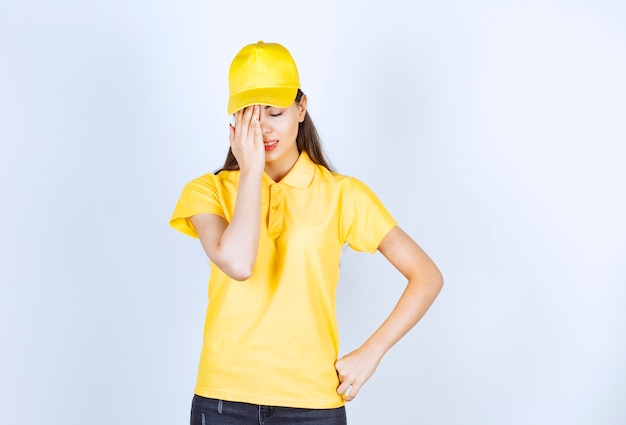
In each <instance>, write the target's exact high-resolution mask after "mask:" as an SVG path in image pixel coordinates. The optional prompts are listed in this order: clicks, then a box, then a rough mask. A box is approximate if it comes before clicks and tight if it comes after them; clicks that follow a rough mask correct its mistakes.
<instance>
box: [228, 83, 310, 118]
mask: <svg viewBox="0 0 626 425" xmlns="http://www.w3.org/2000/svg"><path fill="white" fill-rule="evenodd" d="M296 94H298V87H271V88H257V89H253V90H247V91H244V92H241V93H237V94H236V95H234V96H231V98H230V99H229V101H228V114H229V115H230V114H234V113H235V112H237V111H238V110H240V109H242V108H245V107H246V106H250V105H269V106H276V107H278V108H288V107H289V106H291V104H292V103H293V102H294V101H295V100H296Z"/></svg>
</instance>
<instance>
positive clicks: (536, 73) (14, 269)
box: [0, 0, 626, 425]
mask: <svg viewBox="0 0 626 425" xmlns="http://www.w3.org/2000/svg"><path fill="white" fill-rule="evenodd" d="M212 3H214V2H162V1H151V2H148V1H135V2H132V4H129V2H123V1H108V2H104V1H96V2H78V1H74V2H72V1H60V2H34V1H24V2H8V1H7V2H2V3H0V57H1V58H2V59H1V65H0V143H1V146H2V151H1V152H2V153H1V154H0V176H1V179H0V199H1V202H2V208H1V209H0V218H1V220H2V223H3V225H2V226H1V227H0V335H1V337H2V344H1V345H0V422H1V423H6V424H9V423H22V424H36V423H41V422H44V421H45V422H46V423H50V424H64V425H69V424H83V423H90V424H136V423H153V424H180V423H187V421H188V413H189V406H190V400H191V393H192V391H193V384H194V380H195V372H196V365H197V361H198V356H199V348H200V343H201V332H202V323H203V315H204V308H205V304H206V280H207V276H208V275H207V273H208V269H207V267H208V263H207V260H206V259H205V258H204V256H203V253H202V252H201V249H200V246H199V245H198V243H197V241H195V240H192V239H191V238H187V237H185V236H183V235H181V234H178V233H176V232H175V231H173V230H171V229H170V228H169V227H168V225H167V221H168V218H169V215H170V213H171V211H172V209H173V207H174V204H175V202H176V199H177V198H178V195H179V193H180V189H181V188H182V186H183V184H184V183H185V182H187V181H188V180H190V179H191V178H193V177H195V176H197V175H200V174H202V173H204V172H207V171H211V170H213V169H215V168H217V167H218V166H219V165H220V164H221V161H222V160H223V157H224V154H225V152H226V147H227V125H228V122H229V117H228V116H227V115H226V102H227V71H228V65H229V63H230V60H231V59H232V57H233V56H234V54H235V53H236V51H237V50H238V49H239V48H240V47H241V46H243V45H244V44H247V43H251V42H255V41H257V40H259V39H263V40H265V41H278V42H281V43H283V44H284V45H286V46H287V47H288V48H289V49H290V50H291V51H292V54H293V55H294V57H295V58H296V60H297V62H298V64H299V67H300V71H301V77H302V82H303V87H304V89H305V91H306V92H307V93H308V94H309V101H310V111H311V114H312V116H313V117H314V119H315V121H316V123H317V125H318V127H319V129H320V131H321V134H322V136H323V138H324V140H325V144H326V148H327V151H328V153H329V154H330V156H331V158H332V159H333V161H334V163H335V165H336V166H337V167H338V168H339V169H340V171H342V172H344V173H346V174H351V175H355V176H357V177H359V178H361V179H362V180H364V181H365V182H366V183H368V184H369V185H370V186H371V187H372V188H373V189H374V190H375V191H376V192H377V193H378V194H379V196H380V197H381V199H382V200H383V201H384V202H385V204H386V205H387V206H388V208H389V209H390V210H391V211H392V213H393V214H394V215H395V216H396V218H397V219H398V220H399V221H400V223H401V225H402V227H404V228H405V229H406V230H408V231H409V232H410V233H411V234H412V235H413V236H414V237H415V239H416V240H417V241H418V242H419V243H420V244H421V245H422V246H423V247H424V248H425V249H426V250H427V251H428V252H429V253H430V254H431V256H432V257H433V258H434V259H435V260H436V262H437V263H438V264H439V265H440V267H441V269H442V271H443V273H444V275H445V278H446V286H445V287H444V291H443V292H442V294H441V295H440V297H439V299H438V300H437V302H436V304H435V305H434V306H433V308H432V310H431V311H430V312H429V314H428V315H427V316H426V318H425V319H424V320H423V322H422V323H420V324H419V325H418V327H417V328H416V329H414V330H413V331H412V332H411V333H410V334H409V335H408V336H407V337H406V338H405V339H404V340H402V341H401V342H400V343H399V344H398V345H397V346H396V347H394V349H393V350H392V351H391V352H390V353H389V354H388V356H387V357H386V358H385V359H384V361H383V363H382V364H381V366H380V367H379V370H378V372H377V374H376V375H375V376H374V377H373V378H372V379H371V380H370V382H369V383H368V385H367V386H366V387H365V388H364V389H363V390H362V392H361V393H360V395H359V397H358V398H357V399H356V400H355V401H354V402H352V403H351V404H350V405H349V406H348V415H349V419H350V421H351V423H352V424H390V423H393V424H429V425H434V424H442V425H443V424H446V425H449V424H453V425H457V424H458V425H474V424H476V425H488V424H494V425H495V424H557V423H558V424H570V425H574V424H594V425H596V424H607V425H608V424H615V425H617V424H623V423H626V403H624V400H626V362H625V361H624V359H625V358H626V338H625V336H624V335H625V327H626V312H625V310H624V305H626V225H625V224H624V223H625V222H626V220H625V219H624V217H625V216H626V196H625V189H624V182H625V181H626V171H625V168H624V166H623V163H624V158H625V155H624V154H625V148H624V145H625V142H626V124H625V123H626V101H625V99H626V78H625V77H624V76H625V75H626V5H625V4H624V3H623V2H618V1H608V0H607V1H591V0H587V1H585V0H577V1H568V2H565V1H536V0H535V1H497V0H492V1H488V0H483V1H475V2H466V1H461V0H448V1H441V2H415V4H413V5H412V6H411V7H410V8H409V7H408V4H409V3H410V2H400V1H397V0H390V1H385V2H357V1H352V2H338V1H330V0H328V1H317V2H306V3H304V2H302V3H301V2H293V1H282V2H272V1H269V2H251V1H247V0H243V1H238V2H226V1H223V2H219V4H218V5H215V4H212ZM411 3H412V2H411ZM342 265H343V272H342V281H341V284H340V289H339V294H338V297H339V301H338V304H339V306H338V307H339V320H340V331H341V335H342V351H343V352H346V351H349V350H351V349H352V348H354V347H355V346H357V345H358V344H359V343H360V342H362V341H363V340H364V338H366V337H367V336H368V335H369V334H370V333H371V332H372V331H373V330H374V329H375V328H376V326H377V325H378V324H379V323H380V321H381V320H382V319H383V318H384V317H385V315H386V314H387V313H388V312H389V310H390V309H391V307H392V306H393V303H394V300H395V299H396V298H397V296H398V295H399V293H400V291H401V289H402V286H403V282H402V279H401V278H400V276H399V274H398V273H397V272H395V271H394V270H393V269H392V268H391V267H390V266H388V265H387V264H386V263H385V262H384V260H383V259H382V257H381V256H380V255H376V256H374V257H372V256H369V255H367V254H357V253H353V252H351V251H349V250H347V251H346V252H345V256H344V258H343V261H342Z"/></svg>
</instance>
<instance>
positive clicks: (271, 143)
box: [263, 140, 278, 151]
mask: <svg viewBox="0 0 626 425" xmlns="http://www.w3.org/2000/svg"><path fill="white" fill-rule="evenodd" d="M263 145H264V146H265V150H266V151H271V150H274V149H276V146H278V140H265V141H264V142H263Z"/></svg>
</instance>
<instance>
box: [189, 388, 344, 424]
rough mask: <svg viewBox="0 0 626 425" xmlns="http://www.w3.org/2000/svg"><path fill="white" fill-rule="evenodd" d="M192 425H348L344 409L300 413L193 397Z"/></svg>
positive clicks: (293, 409) (283, 408)
mask: <svg viewBox="0 0 626 425" xmlns="http://www.w3.org/2000/svg"><path fill="white" fill-rule="evenodd" d="M190 424H191V425H295V424H306V425H346V410H345V407H338V408H336V409H297V408H293V407H276V406H259V405H256V404H248V403H239V402H234V401H223V400H216V399H213V398H205V397H200V396H199V395H194V396H193V401H192V403H191V422H190Z"/></svg>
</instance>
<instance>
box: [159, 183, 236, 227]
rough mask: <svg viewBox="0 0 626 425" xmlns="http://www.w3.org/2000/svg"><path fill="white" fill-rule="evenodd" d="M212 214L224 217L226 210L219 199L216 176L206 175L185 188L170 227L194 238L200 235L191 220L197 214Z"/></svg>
mask: <svg viewBox="0 0 626 425" xmlns="http://www.w3.org/2000/svg"><path fill="white" fill-rule="evenodd" d="M202 213H211V214H216V215H219V216H221V217H224V208H223V206H222V204H221V202H220V199H219V191H218V190H217V184H216V176H215V175H213V174H206V175H204V176H202V177H198V178H197V179H195V180H192V181H190V182H189V183H187V184H186V185H185V187H184V188H183V191H182V194H181V195H180V198H179V199H178V202H177V203H176V207H175V208H174V213H173V214H172V218H171V219H170V226H172V227H173V228H174V229H176V230H178V231H179V232H182V233H184V234H186V235H189V236H192V237H194V238H197V237H198V233H197V232H196V229H195V228H194V226H193V223H192V222H191V220H190V217H193V216H194V215H197V214H202Z"/></svg>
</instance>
